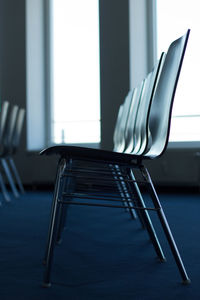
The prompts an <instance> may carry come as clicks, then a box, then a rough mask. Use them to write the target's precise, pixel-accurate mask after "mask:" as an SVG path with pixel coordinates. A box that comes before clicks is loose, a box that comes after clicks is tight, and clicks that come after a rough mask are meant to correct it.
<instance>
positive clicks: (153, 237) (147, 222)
mask: <svg viewBox="0 0 200 300" xmlns="http://www.w3.org/2000/svg"><path fill="white" fill-rule="evenodd" d="M130 176H131V178H132V180H133V188H134V189H135V191H136V194H137V198H138V203H139V204H140V207H141V208H142V210H141V216H142V219H143V222H144V224H145V228H146V229H147V232H148V234H149V237H150V239H151V241H152V244H153V246H154V249H155V251H156V254H157V256H158V258H159V259H160V261H161V262H165V261H166V258H165V256H164V254H163V251H162V248H161V246H160V243H159V240H158V237H157V235H156V232H155V229H154V227H153V224H152V222H151V218H150V216H149V214H148V212H147V210H145V208H146V206H145V203H144V200H143V197H142V194H141V192H140V189H139V187H138V185H137V183H136V181H135V176H134V174H133V171H132V170H131V172H130Z"/></svg>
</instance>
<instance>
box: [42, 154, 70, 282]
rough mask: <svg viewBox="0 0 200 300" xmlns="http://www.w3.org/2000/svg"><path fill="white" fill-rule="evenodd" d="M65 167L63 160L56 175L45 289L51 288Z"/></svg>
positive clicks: (48, 236)
mask: <svg viewBox="0 0 200 300" xmlns="http://www.w3.org/2000/svg"><path fill="white" fill-rule="evenodd" d="M65 166H66V160H65V159H61V160H60V162H59V165H58V170H57V174H56V182H55V191H54V196H53V202H52V209H51V218H50V224H49V230H48V235H47V246H46V250H45V256H44V264H45V271H44V280H43V287H50V286H51V283H50V272H51V265H52V260H53V250H54V247H55V244H56V239H57V235H58V224H59V220H58V218H59V213H60V203H59V196H60V182H61V179H62V176H63V172H64V169H65Z"/></svg>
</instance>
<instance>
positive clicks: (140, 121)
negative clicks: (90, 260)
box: [125, 53, 165, 154]
mask: <svg viewBox="0 0 200 300" xmlns="http://www.w3.org/2000/svg"><path fill="white" fill-rule="evenodd" d="M164 58H165V54H164V53H162V54H161V57H160V59H159V60H158V62H157V63H156V65H155V67H154V68H153V70H152V72H150V73H149V74H148V75H147V77H146V78H145V79H144V80H143V81H142V82H141V83H140V85H139V86H138V87H137V90H138V94H137V93H135V95H134V96H135V97H133V100H132V103H131V104H132V105H131V108H130V113H129V117H128V121H127V128H126V150H125V152H126V153H132V154H142V153H143V152H144V150H145V148H146V144H147V134H146V126H147V116H148V110H149V106H150V104H151V100H152V96H153V92H154V88H155V86H156V81H157V79H158V77H159V73H160V71H161V68H162V66H163V61H164ZM134 98H135V99H134Z"/></svg>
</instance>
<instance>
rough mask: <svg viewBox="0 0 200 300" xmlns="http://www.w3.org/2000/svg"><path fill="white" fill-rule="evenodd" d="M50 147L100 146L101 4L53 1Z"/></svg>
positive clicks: (67, 0)
mask: <svg viewBox="0 0 200 300" xmlns="http://www.w3.org/2000/svg"><path fill="white" fill-rule="evenodd" d="M50 16H51V18H50V22H51V26H50V28H51V31H50V38H51V43H50V45H51V47H52V48H51V51H50V53H51V55H50V58H51V68H50V69H51V70H52V71H51V72H52V75H51V85H50V86H51V96H50V98H51V102H50V103H51V105H50V106H51V108H50V111H51V113H50V115H51V119H50V123H51V129H50V141H51V143H73V144H76V143H99V142H100V78H99V77H100V75H99V74H100V70H99V69H100V67H99V8H98V0H84V1H83V0H51V14H50Z"/></svg>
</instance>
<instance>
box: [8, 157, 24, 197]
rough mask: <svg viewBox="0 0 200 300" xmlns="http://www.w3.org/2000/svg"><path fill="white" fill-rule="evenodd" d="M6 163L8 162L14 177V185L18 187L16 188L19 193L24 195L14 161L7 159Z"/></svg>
mask: <svg viewBox="0 0 200 300" xmlns="http://www.w3.org/2000/svg"><path fill="white" fill-rule="evenodd" d="M8 161H9V164H10V167H11V169H12V172H13V174H14V176H15V179H16V183H17V185H18V188H19V190H20V192H21V193H22V194H25V190H24V187H23V184H22V182H21V179H20V176H19V173H18V171H17V168H16V166H15V163H14V160H13V159H12V158H11V157H8Z"/></svg>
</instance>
